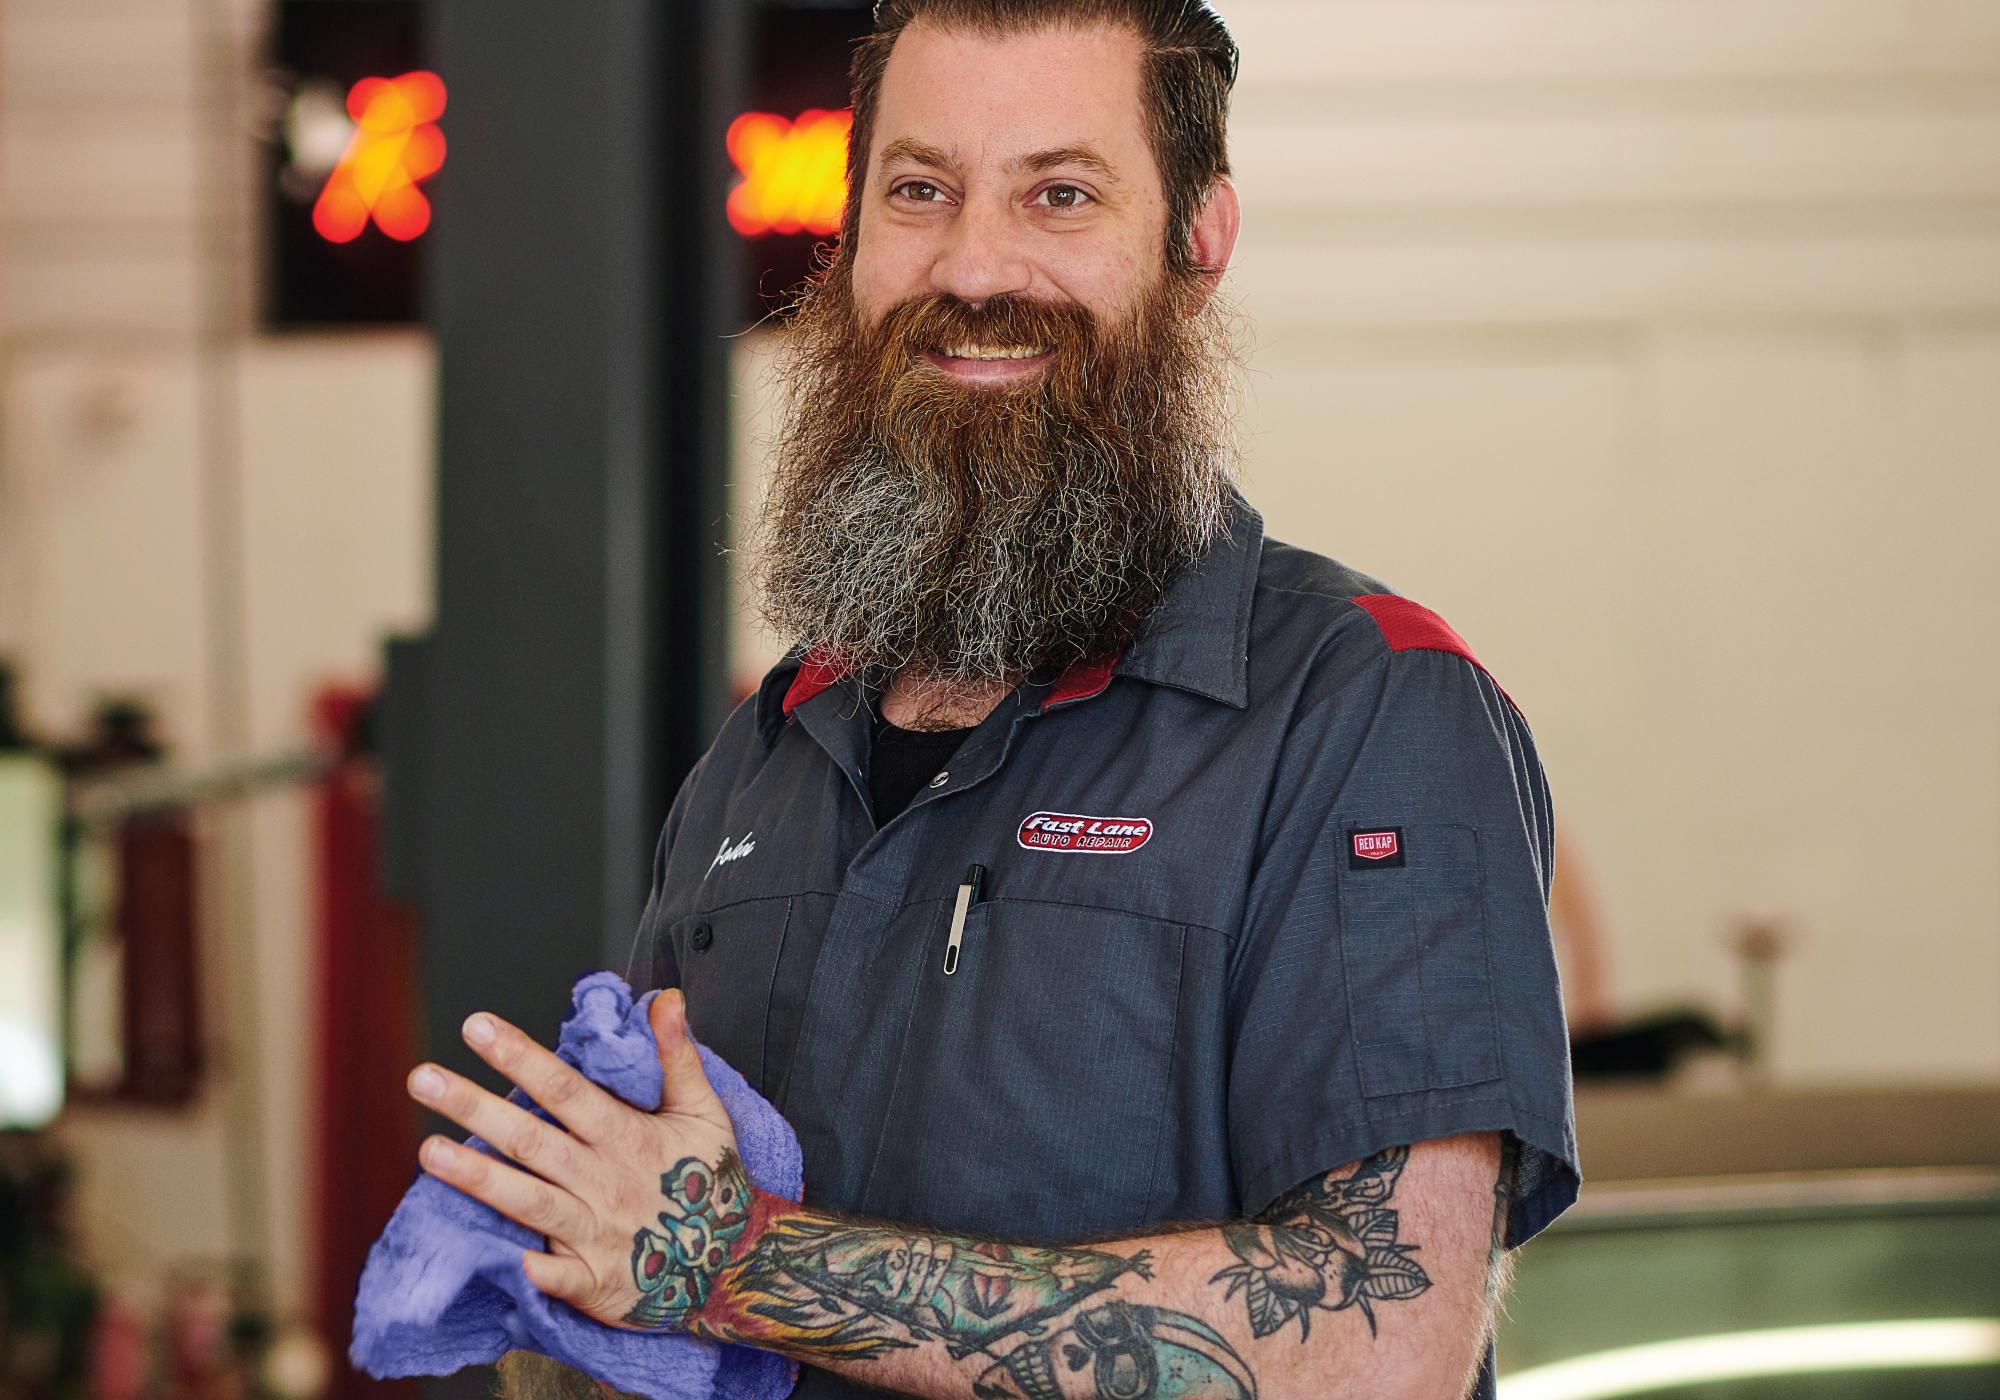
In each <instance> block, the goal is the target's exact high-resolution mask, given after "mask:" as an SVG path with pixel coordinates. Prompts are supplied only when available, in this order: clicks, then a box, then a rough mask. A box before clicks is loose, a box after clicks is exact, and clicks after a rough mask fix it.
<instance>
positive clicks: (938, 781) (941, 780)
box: [931, 769, 951, 787]
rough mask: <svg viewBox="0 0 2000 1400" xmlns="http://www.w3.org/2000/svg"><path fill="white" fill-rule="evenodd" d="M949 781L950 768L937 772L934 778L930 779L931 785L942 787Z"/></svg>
mask: <svg viewBox="0 0 2000 1400" xmlns="http://www.w3.org/2000/svg"><path fill="white" fill-rule="evenodd" d="M950 781H951V770H950V769H946V770H945V771H944V772H942V773H940V774H938V775H937V776H936V777H935V778H932V779H931V786H932V787H943V786H944V785H945V784H946V783H948V782H950Z"/></svg>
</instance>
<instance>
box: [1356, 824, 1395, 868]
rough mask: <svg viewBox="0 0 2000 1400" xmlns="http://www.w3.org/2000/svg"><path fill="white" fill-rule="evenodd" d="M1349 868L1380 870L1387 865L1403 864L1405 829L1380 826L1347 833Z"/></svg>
mask: <svg viewBox="0 0 2000 1400" xmlns="http://www.w3.org/2000/svg"><path fill="white" fill-rule="evenodd" d="M1347 842H1348V845H1347V868H1348V869H1349V870H1380V869H1381V868H1382V867H1383V866H1385V865H1401V864H1402V863H1403V828H1401V827H1400V826H1378V827H1373V828H1369V829H1365V830H1364V829H1362V828H1358V827H1357V828H1355V829H1353V830H1350V831H1349V832H1348V833H1347Z"/></svg>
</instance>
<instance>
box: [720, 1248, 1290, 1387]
mask: <svg viewBox="0 0 2000 1400" xmlns="http://www.w3.org/2000/svg"><path fill="white" fill-rule="evenodd" d="M1128 1275H1129V1276H1132V1277H1135V1278H1138V1279H1150V1278H1151V1277H1152V1272H1151V1262H1150V1259H1149V1257H1148V1255H1147V1254H1146V1253H1145V1252H1143V1251H1141V1252H1139V1253H1136V1254H1133V1255H1131V1256H1130V1257H1125V1256H1121V1255H1117V1254H1113V1253H1110V1252H1109V1251H1106V1250H1099V1249H1043V1248H1035V1247H1030V1246H1025V1245H1009V1244H998V1243H994V1242H992V1241H987V1240H974V1239H969V1238H964V1237H960V1236H951V1235H936V1234H927V1233H918V1232H914V1231H907V1230H899V1229H896V1228H894V1227H890V1226H881V1225H868V1224H856V1223H850V1222H847V1221H841V1220H830V1219H823V1218H818V1217H808V1216H791V1217H785V1218H781V1219H778V1220H775V1221H773V1222H772V1223H771V1225H770V1226H769V1228H767V1229H766V1230H765V1231H764V1233H763V1234H762V1235H761V1236H760V1237H759V1238H758V1241H757V1243H756V1245H755V1246H754V1247H753V1248H752V1249H751V1251H750V1253H749V1254H748V1256H747V1257H746V1258H745V1259H744V1260H743V1262H742V1263H741V1264H740V1265H738V1266H734V1267H732V1268H731V1270H730V1274H729V1286H728V1288H727V1289H726V1290H725V1291H724V1294H725V1297H726V1301H724V1300H723V1299H721V1298H719V1300H718V1306H717V1307H716V1308H711V1309H709V1310H708V1311H706V1312H704V1313H703V1314H702V1318H701V1330H702V1331H703V1332H704V1333H705V1334H708V1335H712V1336H716V1337H719V1338H722V1339H725V1340H738V1341H751V1342H755V1343H756V1344H757V1345H760V1346H766V1347H775V1348H777V1349H778V1350H781V1351H788V1352H791V1353H793V1354H795V1355H799V1356H803V1357H806V1358H808V1359H811V1360H815V1361H871V1360H875V1359H876V1358H879V1357H881V1356H883V1355H885V1354H887V1353H889V1352H891V1351H895V1350H899V1349H904V1348H910V1347H916V1346H921V1345H924V1344H926V1343H930V1342H937V1343H941V1344H942V1345H943V1346H944V1348H945V1351H946V1354H947V1355H949V1356H950V1357H951V1359H952V1360H953V1361H965V1360H966V1359H968V1358H976V1369H975V1372H974V1379H973V1384H972V1393H973V1394H974V1395H975V1396H977V1397H979V1400H1065V1397H1077V1396H1090V1397H1093V1400H1141V1397H1146V1400H1153V1397H1158V1400H1195V1397H1203V1398H1204V1400H1255V1396H1256V1393H1257V1388H1256V1384H1255V1382H1254V1380H1253V1379H1252V1377H1251V1374H1250V1370H1249V1367H1248V1366H1246V1365H1245V1364H1244V1362H1243V1359H1242V1357H1240V1356H1238V1355H1237V1354H1236V1352H1235V1351H1234V1350H1233V1349H1232V1348H1231V1347H1230V1345H1229V1343H1228V1342H1227V1341H1225V1340H1224V1339H1223V1337H1222V1335H1221V1334H1220V1333H1218V1332H1217V1331H1216V1330H1215V1329H1214V1328H1212V1327H1210V1326H1209V1325H1208V1324H1207V1323H1205V1322H1203V1321H1201V1319H1199V1318H1196V1317H1190V1316H1188V1315H1187V1314H1185V1313H1178V1312H1173V1311H1170V1310H1168V1309H1165V1308H1155V1307H1146V1306H1142V1305H1139V1304H1135V1303H1128V1302H1125V1301H1123V1300H1120V1299H1117V1298H1110V1297H1105V1296H1104V1295H1105V1294H1106V1293H1107V1292H1109V1291H1110V1290H1112V1289H1113V1288H1114V1287H1115V1286H1116V1285H1117V1284H1118V1282H1119V1280H1120V1279H1122V1278H1125V1277H1127V1276H1128Z"/></svg>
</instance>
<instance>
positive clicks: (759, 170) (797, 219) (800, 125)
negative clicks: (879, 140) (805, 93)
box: [728, 109, 854, 238]
mask: <svg viewBox="0 0 2000 1400" xmlns="http://www.w3.org/2000/svg"><path fill="white" fill-rule="evenodd" d="M853 124H854V114H853V113H852V112H822V111H819V110H817V109H815V110H813V111H810V112H801V113H800V114H799V117H798V120H797V121H789V122H788V121H786V120H785V119H784V118H783V117H774V116H772V115H771V114H770V113H769V112H745V113H744V114H743V115H742V116H740V117H738V118H737V119H736V120H735V121H733V122H731V123H730V124H729V138H728V139H729V158H730V159H731V160H733V161H735V162H736V168H737V169H738V170H740V171H742V172H743V179H742V182H741V183H739V184H738V185H737V186H736V188H735V189H733V190H731V191H730V192H729V222H730V224H731V225H732V226H733V227H734V228H735V230H736V231H737V232H738V233H740V234H743V235H744V236H746V237H750V238H755V237H757V236H758V235H760V234H765V233H797V232H798V231H799V230H800V229H804V230H806V231H807V232H809V233H838V232H839V231H840V211H841V206H842V205H844V204H845V203H846V202H847V129H848V128H849V127H850V126H852V125H853Z"/></svg>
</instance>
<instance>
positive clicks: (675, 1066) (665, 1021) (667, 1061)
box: [646, 987, 727, 1118]
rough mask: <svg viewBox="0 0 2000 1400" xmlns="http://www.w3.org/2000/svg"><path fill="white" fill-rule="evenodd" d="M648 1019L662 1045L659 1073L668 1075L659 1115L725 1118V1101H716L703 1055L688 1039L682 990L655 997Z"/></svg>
mask: <svg viewBox="0 0 2000 1400" xmlns="http://www.w3.org/2000/svg"><path fill="white" fill-rule="evenodd" d="M646 1019H647V1021H648V1023H650V1024H651V1026H652V1027H653V1039H654V1041H655V1042H657V1044H658V1046H659V1050H660V1071H661V1073H662V1074H664V1075H665V1076H666V1080H665V1083H663V1084H662V1085H661V1087H660V1112H662V1113H695V1114H700V1115H701V1116H702V1117H705V1118H706V1117H713V1116H722V1117H724V1118H726V1117H727V1115H726V1114H724V1112H723V1108H722V1101H721V1100H720V1099H718V1098H716V1096H715V1090H714V1089H713V1088H711V1087H710V1086H709V1082H708V1075H707V1073H706V1072H705V1071H704V1070H703V1069H702V1067H701V1055H700V1053H699V1052H698V1051H696V1049H695V1048H694V1041H693V1040H692V1039H691V1038H689V1036H688V1028H687V999H686V998H685V997H683V996H682V995H681V993H680V989H679V988H676V987H670V988H668V989H667V990H666V991H664V992H661V993H660V994H659V995H658V996H656V997H654V998H653V1004H652V1006H650V1007H648V1008H647V1011H646ZM711 1109H712V1110H713V1112H712V1113H711V1112H710V1110H711Z"/></svg>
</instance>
